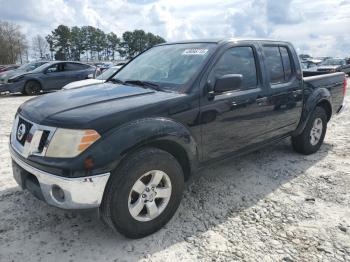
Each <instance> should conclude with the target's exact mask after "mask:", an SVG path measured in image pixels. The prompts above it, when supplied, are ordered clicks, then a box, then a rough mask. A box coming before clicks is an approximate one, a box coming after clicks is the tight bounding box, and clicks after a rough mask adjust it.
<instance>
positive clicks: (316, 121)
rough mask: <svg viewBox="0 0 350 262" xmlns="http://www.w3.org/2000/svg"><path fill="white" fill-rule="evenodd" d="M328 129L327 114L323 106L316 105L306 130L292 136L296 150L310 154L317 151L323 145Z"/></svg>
mask: <svg viewBox="0 0 350 262" xmlns="http://www.w3.org/2000/svg"><path fill="white" fill-rule="evenodd" d="M326 130H327V114H326V111H325V110H324V109H323V108H322V107H316V109H315V111H314V112H313V114H312V115H311V117H310V119H309V121H308V123H307V124H306V127H305V128H304V131H303V132H302V133H301V134H300V135H298V136H294V137H292V145H293V148H294V150H295V151H296V152H298V153H302V154H305V155H309V154H312V153H315V152H316V151H317V150H318V149H319V148H320V147H321V145H322V143H323V140H324V137H325V135H326Z"/></svg>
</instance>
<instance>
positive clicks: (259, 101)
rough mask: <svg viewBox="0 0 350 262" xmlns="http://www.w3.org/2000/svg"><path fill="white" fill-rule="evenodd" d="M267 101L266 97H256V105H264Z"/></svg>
mask: <svg viewBox="0 0 350 262" xmlns="http://www.w3.org/2000/svg"><path fill="white" fill-rule="evenodd" d="M267 101H268V99H267V97H258V98H257V99H256V103H257V104H258V106H263V105H266V104H267Z"/></svg>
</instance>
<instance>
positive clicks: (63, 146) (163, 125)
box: [10, 39, 346, 238]
mask: <svg viewBox="0 0 350 262" xmlns="http://www.w3.org/2000/svg"><path fill="white" fill-rule="evenodd" d="M345 89H346V78H345V75H344V73H333V74H327V75H320V76H312V77H306V78H303V77H302V71H301V68H300V63H299V60H298V56H297V54H296V52H295V50H294V48H293V46H292V45H291V44H290V43H287V42H282V41H269V40H249V39H226V40H206V41H184V42H176V43H165V44H161V45H157V46H155V47H152V48H150V49H149V50H147V51H145V52H143V53H141V54H140V55H138V56H137V57H135V58H134V59H133V60H131V61H130V62H129V63H128V64H126V65H125V66H124V67H123V68H122V69H121V70H120V71H118V72H117V73H116V74H115V75H113V76H111V78H109V79H108V80H107V81H106V82H105V83H103V84H98V85H92V86H87V87H84V88H77V89H71V90H64V91H62V92H57V93H51V94H46V95H43V96H40V97H37V98H34V99H31V100H28V101H27V102H25V103H24V104H22V105H21V106H20V107H19V109H18V111H17V114H16V116H15V120H14V124H13V129H12V132H11V137H10V152H11V156H12V160H13V161H12V162H13V174H14V178H15V179H16V181H17V183H18V184H19V185H20V186H21V187H22V188H23V189H27V190H29V191H30V192H32V193H33V194H34V195H35V196H36V197H38V198H39V199H41V200H44V201H45V202H47V203H48V204H50V205H53V206H56V207H59V208H63V209H85V208H98V210H99V212H100V214H101V218H102V219H103V220H104V221H105V222H106V223H107V224H108V225H109V226H110V227H111V228H112V229H115V230H117V231H119V232H120V233H122V234H124V235H125V236H127V237H130V238H139V237H144V236H146V235H149V234H151V233H153V232H155V231H157V230H159V229H160V228H161V227H162V226H163V225H164V224H165V223H167V222H168V221H169V220H170V219H171V217H172V216H173V215H174V213H175V212H176V210H177V208H178V206H179V204H180V201H181V197H182V191H183V188H184V182H185V181H186V180H188V179H189V178H190V176H191V174H193V173H194V172H196V170H198V169H199V168H202V167H203V166H205V165H206V164H207V163H212V162H215V161H217V160H219V159H222V158H227V157H232V156H239V155H241V154H243V153H248V152H251V151H253V150H256V149H258V148H260V147H262V146H265V145H267V144H271V143H274V142H276V141H278V140H280V139H284V138H288V137H291V140H292V145H293V148H294V150H295V151H296V152H299V153H302V154H312V153H315V152H316V151H317V150H318V149H319V148H320V146H321V145H322V143H323V139H324V137H325V134H326V129H327V123H328V121H329V120H330V119H331V117H332V115H333V114H335V113H339V112H340V111H341V110H342V108H343V101H344V94H345ZM252 164H253V163H252Z"/></svg>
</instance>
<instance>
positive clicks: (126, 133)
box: [81, 117, 199, 173]
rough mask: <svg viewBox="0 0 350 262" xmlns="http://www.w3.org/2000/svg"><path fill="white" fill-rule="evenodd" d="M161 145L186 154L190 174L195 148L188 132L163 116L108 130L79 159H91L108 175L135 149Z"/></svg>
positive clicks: (194, 167) (179, 124) (196, 148)
mask: <svg viewBox="0 0 350 262" xmlns="http://www.w3.org/2000/svg"><path fill="white" fill-rule="evenodd" d="M161 143H164V144H166V145H169V144H170V143H171V144H174V145H176V146H179V147H181V148H182V149H183V152H185V153H186V157H187V159H188V163H189V165H190V173H191V172H192V171H193V170H195V169H196V168H197V165H198V156H199V154H198V145H197V142H196V141H195V139H194V137H193V136H192V134H191V132H190V130H189V129H188V128H187V127H186V126H184V125H183V124H181V123H179V122H177V121H175V120H173V119H169V118H163V117H157V118H144V119H139V120H135V121H132V122H129V123H126V124H124V125H122V126H119V127H117V128H115V129H112V130H110V131H108V132H107V133H105V134H104V135H103V136H102V139H101V140H100V141H98V142H97V143H96V144H94V145H92V146H91V148H89V150H87V152H86V153H83V154H82V155H81V157H82V158H81V159H85V158H86V157H88V156H92V157H93V158H94V162H95V163H96V168H97V169H100V171H102V170H103V171H108V172H110V171H111V170H115V169H116V168H117V167H118V165H119V164H120V163H121V161H123V160H124V159H125V158H126V157H127V156H128V155H129V154H130V153H132V152H134V151H136V150H137V149H139V148H141V147H144V146H155V145H157V144H161ZM164 150H167V148H166V147H165V148H164ZM168 152H169V151H168ZM169 153H170V152H169ZM180 164H181V163H180ZM184 171H185V170H184Z"/></svg>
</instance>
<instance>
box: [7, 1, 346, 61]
mask: <svg viewBox="0 0 350 262" xmlns="http://www.w3.org/2000/svg"><path fill="white" fill-rule="evenodd" d="M0 20H4V21H8V22H13V23H16V24H18V25H20V26H21V28H22V32H23V33H25V35H26V36H27V38H28V39H31V38H32V37H33V36H35V35H37V34H40V35H42V36H45V35H47V34H49V33H50V32H51V31H52V30H53V29H55V28H56V27H57V26H58V25H60V24H65V25H68V26H84V25H92V26H95V27H99V28H101V29H102V30H103V31H105V32H106V33H107V32H115V33H116V34H117V35H119V36H121V34H122V33H123V32H125V31H127V30H135V29H143V30H145V31H148V32H152V33H154V34H157V35H160V36H162V37H163V38H165V39H166V40H167V41H176V40H184V39H203V38H220V37H226V38H228V37H254V38H268V39H277V40H286V41H289V42H291V43H293V44H294V46H295V47H296V49H297V51H298V52H299V53H307V54H310V55H313V56H350V0H185V1H183V0H176V1H174V0H103V1H101V0H0Z"/></svg>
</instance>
